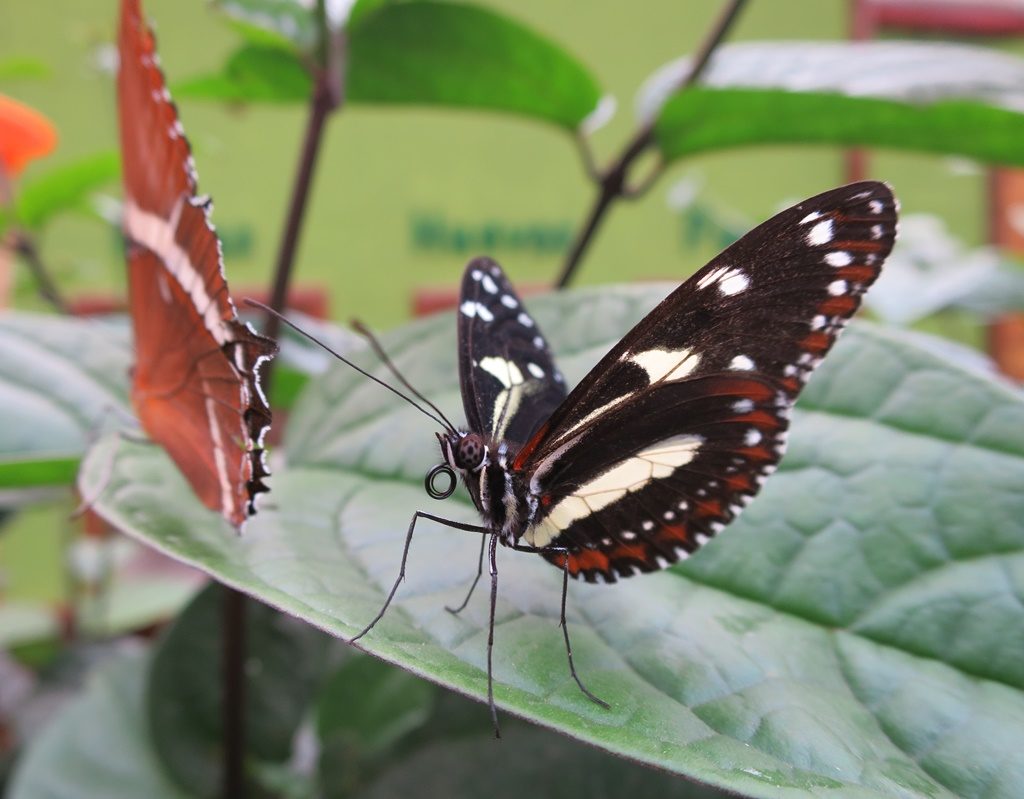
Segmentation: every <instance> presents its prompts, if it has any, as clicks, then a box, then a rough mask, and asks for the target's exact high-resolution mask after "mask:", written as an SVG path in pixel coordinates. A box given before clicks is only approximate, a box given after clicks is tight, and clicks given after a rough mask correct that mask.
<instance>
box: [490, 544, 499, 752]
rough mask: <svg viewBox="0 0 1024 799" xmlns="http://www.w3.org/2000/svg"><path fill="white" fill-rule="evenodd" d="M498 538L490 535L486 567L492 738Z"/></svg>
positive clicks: (496, 730)
mask: <svg viewBox="0 0 1024 799" xmlns="http://www.w3.org/2000/svg"><path fill="white" fill-rule="evenodd" d="M497 550H498V536H497V535H496V534H492V535H491V544H490V547H489V551H488V567H489V571H490V573H491V615H490V621H489V624H488V627H487V706H488V707H489V708H490V709H491V721H492V722H493V723H494V737H495V738H500V737H501V728H500V727H499V726H498V709H497V708H496V707H495V706H494V669H493V666H492V658H491V656H492V654H493V652H494V611H495V608H496V607H497V605H498V560H497V556H496V553H497Z"/></svg>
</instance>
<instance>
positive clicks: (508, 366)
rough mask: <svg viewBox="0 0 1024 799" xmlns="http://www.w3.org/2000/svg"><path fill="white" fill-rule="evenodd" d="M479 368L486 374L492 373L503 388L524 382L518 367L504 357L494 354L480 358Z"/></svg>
mask: <svg viewBox="0 0 1024 799" xmlns="http://www.w3.org/2000/svg"><path fill="white" fill-rule="evenodd" d="M480 368H481V369H483V370H484V371H485V372H487V373H488V374H490V375H494V377H496V378H497V380H498V382H499V383H501V384H502V385H503V386H504V387H505V388H512V386H518V385H522V383H523V382H524V381H523V373H522V372H521V371H519V367H518V366H516V365H515V363H513V362H512V361H507V360H505V359H504V358H497V357H494V356H491V357H489V358H481V359H480Z"/></svg>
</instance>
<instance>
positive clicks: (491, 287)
mask: <svg viewBox="0 0 1024 799" xmlns="http://www.w3.org/2000/svg"><path fill="white" fill-rule="evenodd" d="M480 285H481V286H483V287H484V291H486V292H487V293H488V294H497V293H498V284H497V283H495V282H494V280H492V279H491V276H490V275H484V277H483V280H481V281H480Z"/></svg>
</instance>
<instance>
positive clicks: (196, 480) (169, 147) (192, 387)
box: [117, 0, 277, 527]
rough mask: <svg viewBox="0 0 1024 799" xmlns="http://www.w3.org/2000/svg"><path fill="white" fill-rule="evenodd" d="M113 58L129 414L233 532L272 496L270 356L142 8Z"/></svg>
mask: <svg viewBox="0 0 1024 799" xmlns="http://www.w3.org/2000/svg"><path fill="white" fill-rule="evenodd" d="M118 52H119V56H120V63H119V69H118V81H117V83H118V111H119V121H120V134H121V155H122V163H123V179H124V195H125V196H124V213H123V225H124V233H125V238H126V244H127V248H126V249H127V260H128V279H129V280H128V282H129V292H130V308H131V316H132V326H133V329H134V333H135V351H136V362H135V367H134V369H133V380H132V400H133V404H134V406H135V408H136V411H137V413H138V415H139V420H140V422H141V423H142V426H143V428H144V429H145V430H146V432H147V433H148V434H149V435H150V437H152V438H153V439H154V440H155V441H157V442H158V443H160V444H161V445H162V446H164V447H165V448H166V449H167V451H168V452H169V454H170V455H171V457H172V458H173V459H174V461H175V463H176V464H177V465H178V467H179V468H180V469H181V471H182V472H183V473H184V475H185V477H186V478H187V479H188V481H189V483H190V484H191V485H192V488H193V489H194V490H195V492H196V494H197V495H198V496H199V498H200V499H201V500H202V501H203V502H204V503H205V504H206V505H207V506H208V507H210V508H212V509H215V510H218V511H219V512H220V513H222V514H223V515H224V517H225V518H227V519H228V520H229V521H230V522H231V523H232V524H234V525H235V526H236V527H238V526H240V525H241V524H242V523H243V522H244V520H245V519H246V517H247V516H248V515H249V514H250V513H252V512H253V511H254V499H255V496H256V495H257V494H259V493H261V492H264V491H266V490H267V487H266V484H265V483H264V478H265V477H266V476H267V471H266V467H265V465H264V462H263V449H262V447H263V442H262V439H263V435H264V433H265V432H266V430H267V429H268V427H269V425H270V408H269V406H268V405H267V401H266V398H265V397H264V396H263V390H262V388H261V385H260V375H259V368H260V364H261V363H262V362H264V361H266V360H267V359H269V358H270V357H272V356H273V354H274V353H275V352H276V349H277V348H276V346H275V345H274V343H273V342H271V341H270V340H268V339H265V338H263V337H262V336H259V335H257V334H256V333H254V332H253V331H252V330H251V329H250V328H249V327H248V326H246V325H244V324H243V323H242V322H240V321H239V320H238V318H237V314H236V312H235V306H234V304H233V303H232V301H231V298H230V296H229V295H228V287H227V283H226V282H225V279H224V273H223V263H222V260H221V252H220V243H219V242H218V240H217V235H216V233H215V232H214V230H213V226H212V224H211V223H210V220H209V201H208V200H206V199H205V198H201V197H197V196H196V195H195V191H196V180H195V170H194V168H193V164H192V156H191V153H190V150H189V145H188V142H187V140H186V139H185V136H184V131H183V129H182V127H181V124H180V123H179V121H178V116H177V111H176V109H175V107H174V104H173V103H172V102H171V98H170V95H169V94H168V92H167V89H166V86H165V84H164V76H163V74H162V72H161V71H160V68H159V64H158V61H157V55H156V44H155V41H154V38H153V34H152V32H151V31H150V29H149V27H148V26H147V25H146V23H145V20H144V19H143V17H142V9H141V7H140V4H139V2H138V0H122V4H121V20H120V30H119V35H118Z"/></svg>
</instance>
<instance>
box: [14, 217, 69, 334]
mask: <svg viewBox="0 0 1024 799" xmlns="http://www.w3.org/2000/svg"><path fill="white" fill-rule="evenodd" d="M14 248H15V251H16V252H17V253H18V255H20V256H21V258H22V260H23V261H24V262H25V265H26V266H28V270H29V272H31V274H32V279H33V280H35V282H36V290H37V291H38V292H39V296H40V297H42V298H43V299H44V300H46V301H47V302H48V303H50V305H52V306H53V307H54V308H55V309H56V310H57V311H58V312H60V313H62V314H67V313H70V310H69V309H68V304H67V303H66V302H65V301H64V297H63V296H61V293H60V290H59V289H58V288H57V284H56V282H55V281H54V279H53V278H52V277H51V276H50V272H49V270H48V269H47V268H46V265H45V264H44V263H43V260H42V258H40V256H39V250H38V249H37V248H36V244H35V241H33V240H32V238H31V237H30V236H29V235H28V234H27V233H24V232H21V231H18V232H16V233H15V234H14Z"/></svg>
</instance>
